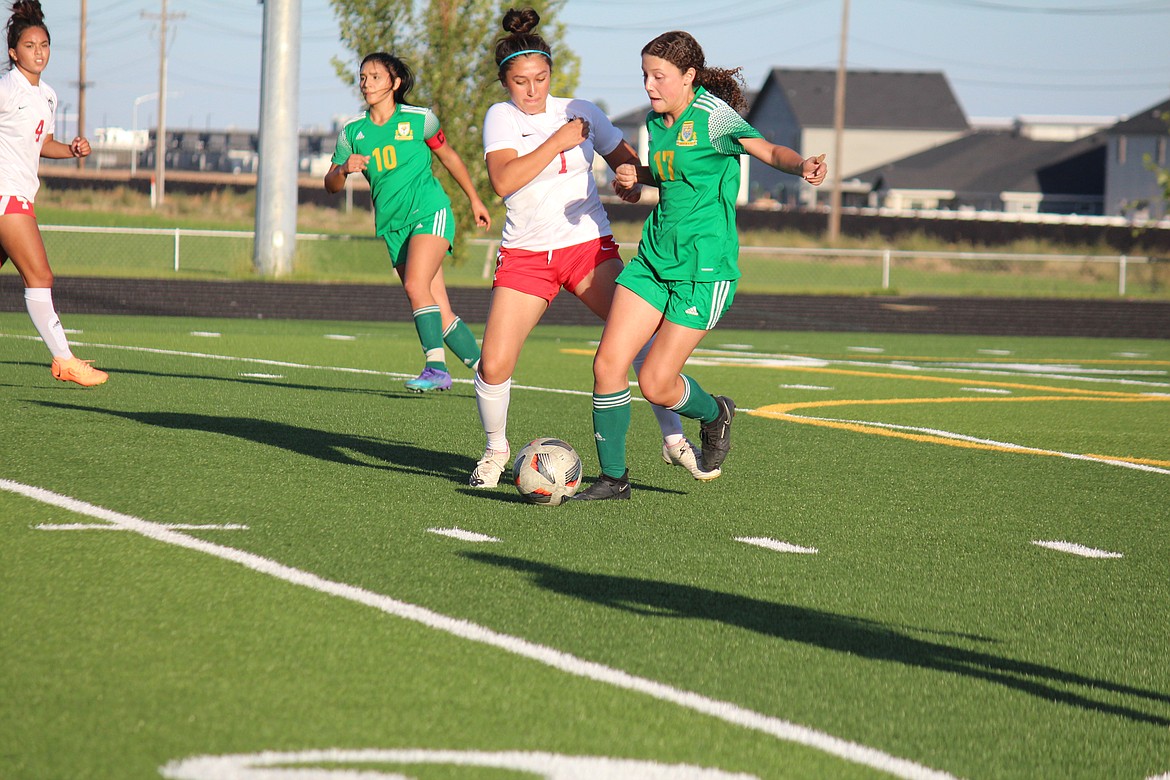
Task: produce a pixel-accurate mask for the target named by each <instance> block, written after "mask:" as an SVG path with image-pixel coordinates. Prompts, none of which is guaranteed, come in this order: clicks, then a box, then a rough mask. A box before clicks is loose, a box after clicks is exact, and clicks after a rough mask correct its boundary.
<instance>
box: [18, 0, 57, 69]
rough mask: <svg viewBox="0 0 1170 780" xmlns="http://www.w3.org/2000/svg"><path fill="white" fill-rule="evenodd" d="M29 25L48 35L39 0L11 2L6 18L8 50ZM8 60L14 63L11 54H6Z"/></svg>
mask: <svg viewBox="0 0 1170 780" xmlns="http://www.w3.org/2000/svg"><path fill="white" fill-rule="evenodd" d="M30 27H40V28H41V29H42V30H44V31H45V37H46V38H47V37H48V36H49V28H48V27H46V26H45V12H44V11H42V10H41V3H40V0H16V2H14V3H13V4H12V16H11V17H10V18H9V19H8V27H7V29H8V48H9V49H10V50H11V49H15V48H16V45H17V44H18V43H20V36H22V35H24V31H25V30H27V29H29V28H30ZM51 42H52V41H51V40H50V43H51ZM8 62H9V63H10V64H12V65H15V64H16V60H14V59H12V55H9V56H8Z"/></svg>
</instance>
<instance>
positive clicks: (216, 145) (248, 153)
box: [91, 127, 338, 176]
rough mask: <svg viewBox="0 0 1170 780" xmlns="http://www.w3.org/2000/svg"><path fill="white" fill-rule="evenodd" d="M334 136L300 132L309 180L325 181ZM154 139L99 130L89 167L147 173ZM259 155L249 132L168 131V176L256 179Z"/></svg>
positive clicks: (301, 165) (301, 166) (150, 133)
mask: <svg viewBox="0 0 1170 780" xmlns="http://www.w3.org/2000/svg"><path fill="white" fill-rule="evenodd" d="M337 133H338V128H337V127H334V128H333V129H330V130H302V131H301V133H300V143H299V155H298V156H299V159H298V165H297V168H298V170H299V171H300V172H302V173H304V174H306V175H310V176H324V175H325V172H326V171H327V170H328V168H329V161H330V158H331V157H332V156H333V148H334V145H335V144H336V142H337ZM155 138H156V133H155V131H154V130H138V131H136V132H131V131H129V130H124V129H122V128H119V127H102V128H97V129H96V130H95V131H94V138H93V142H92V145H93V155H92V163H91V164H92V167H93V168H95V169H106V168H130V167H133V168H136V169H139V170H151V169H153V168H154V165H155V156H156V154H155ZM259 149H260V136H259V134H258V133H257V132H256V131H253V130H191V129H184V128H175V129H171V130H168V131H167V137H166V144H165V150H166V151H165V153H166V156H167V160H166V164H167V170H183V171H217V172H220V173H236V174H240V173H248V174H252V173H256V169H257V166H258V164H259V159H260V157H259ZM132 159H133V161H134V162H133V165H132V164H131V160H132Z"/></svg>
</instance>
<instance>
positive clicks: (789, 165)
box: [740, 138, 829, 184]
mask: <svg viewBox="0 0 1170 780" xmlns="http://www.w3.org/2000/svg"><path fill="white" fill-rule="evenodd" d="M740 144H741V145H742V146H743V148H744V151H746V152H747V153H748V154H750V155H751V156H752V157H755V158H756V159H757V160H759V161H760V162H762V163H764V164H765V165H770V166H772V167H773V168H775V169H776V170H778V171H783V172H784V173H791V174H792V175H793V176H799V177H800V178H802V179H804V180H805V181H807V182H808V183H809V184H820V183H821V182H823V181H824V180H825V175H826V174H827V173H828V172H829V166H828V165H827V164H826V163H825V156H824V155H823V154H822V155H821V156H819V157H801V156H800V153H799V152H797V151H796V150H795V149H789V148H788V147H787V146H779V145H777V144H773V143H769V142H768V141H765V140H764V139H763V138H741V139H740Z"/></svg>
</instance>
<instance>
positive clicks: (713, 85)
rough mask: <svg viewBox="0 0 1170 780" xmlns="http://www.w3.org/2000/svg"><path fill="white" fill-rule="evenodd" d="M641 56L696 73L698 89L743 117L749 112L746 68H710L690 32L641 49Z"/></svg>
mask: <svg viewBox="0 0 1170 780" xmlns="http://www.w3.org/2000/svg"><path fill="white" fill-rule="evenodd" d="M642 54H643V55H646V54H649V55H650V56H651V57H658V58H660V59H664V60H666V61H667V62H669V63H670V64H672V65H674V66H675V67H676V68H678V69H679V70H680V71H682V72H683V73H686V72H687V70H688V69H689V68H694V69H695V81H694V83H695V85H696V86H700V87H704V88H705V89H706V90H707V91H708V92H710V93H711V94H713V95H715V96H716V97H718V98H720V99H721V100H723V101H724V102H725V103H727V105H729V106H731V107H732V108H733V109H735V110H736V111H738V112H740V113H741V114H742V113H743V112H744V111H746V110H747V100H746V99H745V98H744V90H745V89H747V87H746V86H745V85H744V81H743V68H734V69H731V70H729V69H727V68H710V67H707V58H706V56H705V55H704V54H703V47H702V46H700V45H699V42H698V41H696V40H695V39H694V37H693V36H692V35H691V34H690V33H687V32H683V31H682V30H672V31H670V32H665V33H663V34H662V35H659V36H658V37H657V38H655V39H654V40H652V41H650V43H648V44H646V45H645V46H643V47H642Z"/></svg>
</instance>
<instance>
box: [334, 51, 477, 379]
mask: <svg viewBox="0 0 1170 780" xmlns="http://www.w3.org/2000/svg"><path fill="white" fill-rule="evenodd" d="M359 83H360V86H361V91H362V97H363V98H365V101H366V103H367V104H368V106H369V108H368V109H367V110H366V112H365V113H363V114H362V115H361V116H358V117H355V118H354V119H351V120H350V121H348V122H346V123H345V126H344V127H343V128H342V129H341V132H340V133H339V134H338V136H337V148H336V150H335V151H334V152H333V161H332V162H333V165H331V166H330V168H329V172H328V173H326V174H325V189H326V190H327V191H328V192H331V193H336V192H340V191H341V189H342V188H343V187H345V179H346V177H347V176H349V175H350V174H351V173H357V172H358V171H360V172H361V173H362V175H363V176H365V177H366V179H367V180H368V181H369V182H370V196H371V198H372V199H373V202H374V224H375V229H376V231H377V234H378V235H379V236H381V237H382V238H383V239H385V241H386V248H387V249H388V250H389V252H390V260H391V261H392V262H393V264H394V270H395V271H397V272H398V275H399V277H401V279H402V288H403V290H405V291H406V297H407V298H408V299H409V300H410V307H411V310H412V311H413V312H414V326H415V329H416V330H417V331H418V339H419V341H420V342H421V344H422V349H423V353H424V354H425V355H426V365H425V366H424V367H423V371H422V373H421V374H419V375H418V376H417V377H416V378H414V379H410V380H408V381H407V382H406V388H407V389H408V390H413V391H415V392H419V393H422V392H426V391H428V390H448V389H450V387H451V374H450V373H448V371H447V362H446V358H445V352H444V351H443V344H444V343H446V345H447V346H448V347H450V348H451V351H452V352H454V353H455V355H456V356H458V358H459V359H460V360H461V361H462V362H463V364H464V365H466V366H467V367H468V368H470V369H471V370H473V371H474V370H475V369H476V366H477V365H478V363H479V344H478V343H476V340H475V336H473V335H472V333H471V329H470V328H468V327H467V325H466V323H464V322H463V320H462V319H460V318H459V317H457V316H456V315H455V313H454V312H453V311H452V310H451V302H450V301H449V300H448V298H447V286H446V284H445V283H444V281H443V258H444V257H445V256H446V255H447V254H449V253H450V251H451V244H452V243H453V242H454V240H455V218H454V215H453V214H452V213H451V199H450V198H448V197H447V193H446V192H445V191H444V190H443V185H441V184H440V183H439V181H438V179H436V178H435V177H434V174H432V173H431V155H432V154H433V155H434V156H435V157H437V158H439V162H441V163H442V164H443V167H445V168H446V169H447V172H448V173H450V174H451V178H453V179H454V180H455V182H456V184H458V185H459V186H460V187H461V188H462V189H463V192H464V194H465V195H467V199H468V201H470V203H471V211H472V213H473V214H474V215H475V221H476V224H477V225H479V226H481V227H483V228H485V229H486V228H489V227H491V224H492V220H491V216H490V215H489V214H488V210H487V207H486V206H484V204H483V201H482V200H480V197H479V194H478V193H477V192H476V190H475V185H474V184H472V183H471V176H470V175H469V174H468V172H467V166H466V165H465V164H464V163H463V159H462V158H460V156H459V154H458V153H457V152H456V151H455V150H454V149H452V148H451V147H450V145H448V144H447V139H446V137H445V136H444V135H443V130H442V128H441V127H440V126H439V120H438V118H437V117H436V116H435V114H434V113H433V112H432V111H431V110H430V109H429V108H422V107H419V106H413V105H410V104H409V103H407V102H406V96H407V94H408V93H409V92H410V90H411V88H412V87H413V86H414V75H413V74H412V73H411V72H410V68H408V67H407V66H406V63H404V62H403V61H402V60H400V59H399V58H397V57H395V56H393V55H390V54H386V53H385V52H375V53H374V54H369V55H367V56H366V58H365V59H364V60H362V65H361V72H360V82H359Z"/></svg>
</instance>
